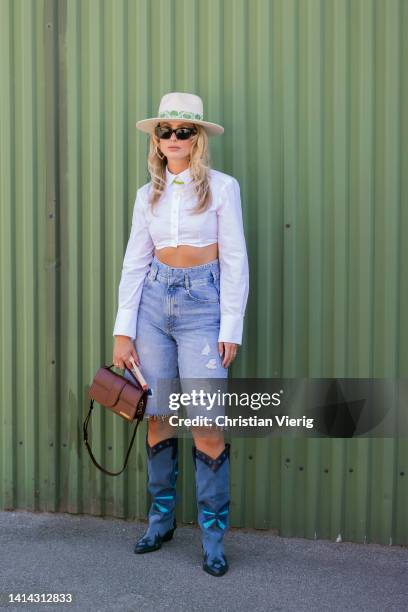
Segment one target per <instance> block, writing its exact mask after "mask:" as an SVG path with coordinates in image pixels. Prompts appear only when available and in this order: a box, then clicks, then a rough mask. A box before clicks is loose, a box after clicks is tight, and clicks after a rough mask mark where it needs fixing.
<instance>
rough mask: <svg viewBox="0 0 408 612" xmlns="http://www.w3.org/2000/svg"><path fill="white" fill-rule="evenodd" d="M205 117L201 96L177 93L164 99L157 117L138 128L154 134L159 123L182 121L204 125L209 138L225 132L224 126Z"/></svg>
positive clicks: (143, 121)
mask: <svg viewBox="0 0 408 612" xmlns="http://www.w3.org/2000/svg"><path fill="white" fill-rule="evenodd" d="M203 117H204V114H203V101H202V99H201V98H200V96H196V95H195V94H189V93H181V92H177V91H176V92H172V93H168V94H165V95H164V96H163V97H162V99H161V101H160V106H159V111H158V113H157V117H150V118H149V119H142V120H141V121H138V122H137V123H136V127H137V128H138V129H139V130H141V131H142V132H146V133H147V134H152V133H153V131H154V128H155V126H156V125H157V124H158V123H159V121H162V120H163V119H169V120H179V119H180V120H183V121H185V122H186V123H197V124H198V125H202V126H203V128H204V129H205V130H206V132H207V134H208V136H217V134H222V133H223V132H224V128H223V127H222V125H218V123H211V122H210V121H204V119H203Z"/></svg>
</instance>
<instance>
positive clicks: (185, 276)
mask: <svg viewBox="0 0 408 612" xmlns="http://www.w3.org/2000/svg"><path fill="white" fill-rule="evenodd" d="M184 286H185V288H186V289H187V291H188V290H189V288H190V279H189V278H188V272H184Z"/></svg>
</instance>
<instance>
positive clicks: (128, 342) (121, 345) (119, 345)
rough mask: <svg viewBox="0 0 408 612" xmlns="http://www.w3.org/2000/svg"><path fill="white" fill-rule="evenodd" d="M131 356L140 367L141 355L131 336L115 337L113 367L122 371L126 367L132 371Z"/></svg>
mask: <svg viewBox="0 0 408 612" xmlns="http://www.w3.org/2000/svg"><path fill="white" fill-rule="evenodd" d="M131 356H133V359H134V360H135V362H136V365H137V366H138V367H140V359H139V355H138V354H137V352H136V348H135V345H134V344H133V340H132V338H129V336H115V342H114V346H113V359H112V362H113V365H114V366H115V367H117V368H121V369H122V370H124V369H125V368H126V367H127V368H128V369H132V363H131V362H130V357H131Z"/></svg>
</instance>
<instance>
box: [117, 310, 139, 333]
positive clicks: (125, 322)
mask: <svg viewBox="0 0 408 612" xmlns="http://www.w3.org/2000/svg"><path fill="white" fill-rule="evenodd" d="M137 314H138V313H137V310H134V309H132V310H127V309H125V308H121V309H120V310H118V314H117V316H116V321H115V327H114V329H113V336H129V338H132V340H134V339H135V338H136V323H137Z"/></svg>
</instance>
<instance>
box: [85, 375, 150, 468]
mask: <svg viewBox="0 0 408 612" xmlns="http://www.w3.org/2000/svg"><path fill="white" fill-rule="evenodd" d="M113 365H114V364H113V363H112V364H111V365H110V366H106V365H105V366H102V367H101V368H99V370H98V371H97V373H96V374H95V377H94V379H93V382H92V385H91V386H90V387H89V390H88V397H89V398H90V400H91V403H90V406H89V411H88V414H87V416H86V418H85V421H84V423H83V434H84V442H85V445H86V448H87V449H88V452H89V455H90V457H91V459H92V461H93V463H94V464H95V465H96V467H97V468H99V469H100V470H102V472H105V474H109V475H110V476H119V474H121V473H122V472H123V470H124V469H125V468H126V465H127V462H128V459H129V454H130V451H131V449H132V446H133V442H134V439H135V435H136V430H137V428H138V425H139V423H140V421H142V419H143V415H144V413H145V410H146V401H147V395H148V391H147V390H146V391H144V390H143V389H142V387H141V386H140V383H139V381H138V380H137V378H136V377H135V375H134V374H133V372H132V371H131V370H130V369H129V368H127V369H128V370H129V372H130V373H131V374H132V376H133V378H134V379H135V382H134V383H133V382H130V381H129V380H127V378H125V377H124V376H121V375H120V374H116V372H112V371H111V368H112V367H113ZM94 402H97V403H98V404H101V406H103V407H104V408H107V409H108V410H111V411H112V412H114V413H115V414H117V415H119V416H120V417H122V419H125V420H126V421H134V420H136V424H135V428H134V431H133V435H132V440H131V442H130V445H129V449H128V452H127V454H126V458H125V463H124V466H123V468H122V469H121V470H120V472H110V471H109V470H106V469H105V468H103V467H102V466H101V465H100V464H99V463H98V462H97V461H96V459H95V457H94V455H93V452H92V449H91V447H90V445H89V443H88V423H89V419H90V417H91V413H92V410H93V404H94Z"/></svg>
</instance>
